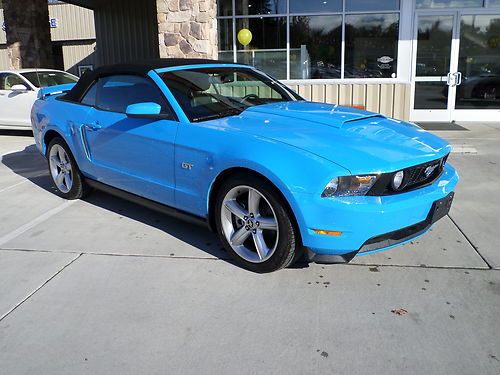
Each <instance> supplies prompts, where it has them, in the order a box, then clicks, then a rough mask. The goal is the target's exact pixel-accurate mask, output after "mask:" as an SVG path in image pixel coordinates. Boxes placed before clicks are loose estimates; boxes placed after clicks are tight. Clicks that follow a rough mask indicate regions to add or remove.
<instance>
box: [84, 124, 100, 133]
mask: <svg viewBox="0 0 500 375" xmlns="http://www.w3.org/2000/svg"><path fill="white" fill-rule="evenodd" d="M84 126H85V129H87V130H88V131H91V132H95V131H97V130H99V129H101V128H102V127H101V125H99V123H98V122H92V123H90V124H85V125H84Z"/></svg>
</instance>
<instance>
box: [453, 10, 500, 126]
mask: <svg viewBox="0 0 500 375" xmlns="http://www.w3.org/2000/svg"><path fill="white" fill-rule="evenodd" d="M488 13H490V12H488ZM488 13H484V12H483V14H473V15H471V14H467V13H465V12H464V13H463V14H460V15H459V17H460V18H459V19H460V25H459V28H460V30H459V35H460V45H459V48H458V69H457V71H458V72H459V82H458V84H457V87H456V95H455V102H454V108H455V110H454V111H453V114H452V120H458V119H461V120H469V121H481V120H483V121H488V120H489V121H491V120H495V119H496V120H497V121H498V120H499V119H500V14H488Z"/></svg>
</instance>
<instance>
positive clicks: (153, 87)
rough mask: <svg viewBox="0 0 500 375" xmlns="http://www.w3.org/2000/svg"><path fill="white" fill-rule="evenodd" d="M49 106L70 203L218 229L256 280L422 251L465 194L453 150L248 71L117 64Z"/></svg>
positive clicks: (46, 102)
mask: <svg viewBox="0 0 500 375" xmlns="http://www.w3.org/2000/svg"><path fill="white" fill-rule="evenodd" d="M39 97H40V99H39V100H37V101H36V102H35V104H34V106H33V110H32V116H31V118H32V124H33V132H34V135H35V140H36V145H37V147H38V149H39V150H40V152H41V153H42V154H43V155H44V156H45V157H46V158H47V160H48V167H49V170H50V175H51V176H52V179H53V181H54V184H55V186H56V188H57V190H58V192H59V194H60V195H61V196H62V197H64V198H66V199H78V198H81V197H83V196H84V195H85V194H87V193H88V192H89V191H90V188H96V189H102V190H104V191H107V192H109V193H113V194H116V195H119V196H121V197H125V198H127V199H130V200H133V201H135V202H139V203H142V204H145V205H147V206H149V207H151V208H155V209H159V210H162V211H163V212H167V213H169V214H174V215H177V216H180V217H183V218H188V219H192V220H195V221H198V222H202V223H206V224H207V225H208V226H209V227H210V228H212V229H213V230H216V231H217V233H218V234H219V236H220V240H221V241H222V243H223V244H224V247H225V248H226V250H227V251H228V252H229V254H231V255H232V256H233V257H234V259H235V260H236V261H237V262H239V264H241V265H242V266H244V267H246V268H248V269H250V270H252V271H256V272H270V271H275V270H278V269H280V268H283V267H287V266H288V265H290V264H291V263H293V262H294V261H295V260H297V259H298V258H299V257H301V256H302V255H304V254H305V256H306V257H307V259H309V260H311V261H316V262H326V263H328V262H339V261H342V262H347V261H350V260H351V259H352V258H353V257H354V256H356V255H362V254H368V253H371V252H374V251H379V250H383V249H387V248H389V247H392V246H394V245H397V244H401V243H404V242H406V241H409V240H411V239H413V238H415V237H416V236H419V235H421V234H423V233H425V232H426V231H427V230H428V229H429V228H430V227H431V225H432V224H433V223H434V222H436V221H437V220H438V219H440V218H442V217H443V216H444V215H446V214H447V212H448V210H449V208H450V205H451V202H452V199H453V194H454V193H453V190H454V189H455V185H456V184H457V182H458V175H457V173H456V172H455V169H453V167H452V166H451V165H450V164H448V163H447V162H446V161H447V158H448V155H449V153H450V151H451V147H450V145H449V144H448V143H447V142H446V141H444V140H443V139H441V138H439V137H437V136H435V135H433V134H431V133H428V132H426V131H424V130H422V129H420V128H419V127H417V126H415V125H412V124H410V123H406V122H403V121H398V120H394V119H391V118H387V117H385V116H383V115H380V114H376V113H370V112H366V111H362V110H357V109H353V108H347V107H341V106H337V105H330V104H321V103H311V102H306V101H305V100H304V99H302V98H301V97H300V96H298V95H297V94H296V93H295V92H293V91H292V90H290V89H289V88H287V87H286V86H285V85H283V84H282V83H280V82H279V81H277V80H275V79H273V78H271V77H269V76H268V75H266V74H265V73H262V72H260V71H258V70H256V69H255V68H252V67H249V66H245V65H238V64H231V63H222V62H217V61H211V60H197V59H192V60H184V59H163V60H159V61H155V62H150V63H144V64H131V65H113V66H108V67H101V68H98V69H96V70H95V71H93V72H90V73H88V74H85V75H84V76H83V77H82V78H81V80H80V81H79V82H78V83H77V84H76V85H66V86H56V87H52V88H47V89H42V90H41V91H40V93H39Z"/></svg>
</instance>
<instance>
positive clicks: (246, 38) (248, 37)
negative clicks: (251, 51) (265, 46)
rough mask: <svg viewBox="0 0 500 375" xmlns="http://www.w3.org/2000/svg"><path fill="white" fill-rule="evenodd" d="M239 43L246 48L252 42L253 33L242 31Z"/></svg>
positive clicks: (239, 34) (239, 33) (239, 35)
mask: <svg viewBox="0 0 500 375" xmlns="http://www.w3.org/2000/svg"><path fill="white" fill-rule="evenodd" d="M238 41H239V42H240V43H241V44H243V45H244V46H246V45H248V44H249V43H250V42H251V41H252V32H251V31H250V30H248V29H241V30H240V31H239V32H238Z"/></svg>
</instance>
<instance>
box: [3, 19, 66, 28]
mask: <svg viewBox="0 0 500 375" xmlns="http://www.w3.org/2000/svg"><path fill="white" fill-rule="evenodd" d="M49 25H50V28H51V29H57V28H58V27H59V21H58V20H57V18H50V19H49ZM2 30H3V31H5V30H6V27H5V21H3V22H2Z"/></svg>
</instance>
